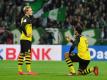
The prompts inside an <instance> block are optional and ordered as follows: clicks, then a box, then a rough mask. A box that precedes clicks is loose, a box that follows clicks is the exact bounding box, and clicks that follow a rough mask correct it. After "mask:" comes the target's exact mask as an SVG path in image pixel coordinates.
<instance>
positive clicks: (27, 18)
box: [18, 6, 35, 75]
mask: <svg viewBox="0 0 107 80" xmlns="http://www.w3.org/2000/svg"><path fill="white" fill-rule="evenodd" d="M23 11H24V13H25V15H24V16H23V17H22V19H21V28H20V29H21V38H20V45H21V51H20V54H19V57H18V74H20V75H23V74H25V73H24V72H23V71H22V65H23V62H24V58H25V62H26V69H27V74H29V75H33V74H35V73H34V72H32V70H31V54H30V53H31V42H32V22H31V16H32V8H31V7H30V6H25V7H24V8H23Z"/></svg>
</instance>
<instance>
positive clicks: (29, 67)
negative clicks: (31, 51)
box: [26, 64, 31, 72]
mask: <svg viewBox="0 0 107 80" xmlns="http://www.w3.org/2000/svg"><path fill="white" fill-rule="evenodd" d="M26 69H27V71H28V72H31V66H30V64H26Z"/></svg>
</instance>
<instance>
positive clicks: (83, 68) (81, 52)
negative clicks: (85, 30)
mask: <svg viewBox="0 0 107 80" xmlns="http://www.w3.org/2000/svg"><path fill="white" fill-rule="evenodd" d="M74 33H75V35H76V37H75V41H72V40H70V38H69V37H67V40H68V41H71V42H72V43H73V45H72V46H71V48H70V50H69V52H67V53H65V55H64V57H65V61H66V63H67V64H68V67H69V70H70V74H69V75H76V72H75V69H74V66H73V62H79V68H78V73H77V75H86V74H89V73H91V72H94V74H95V75H96V76H97V75H98V67H96V66H94V67H92V68H87V67H88V65H89V63H90V52H89V50H88V40H87V38H86V37H84V36H83V35H81V33H82V28H81V27H76V28H75V29H74ZM75 47H77V50H78V53H77V54H74V53H73V52H72V51H73V50H74V48H75Z"/></svg>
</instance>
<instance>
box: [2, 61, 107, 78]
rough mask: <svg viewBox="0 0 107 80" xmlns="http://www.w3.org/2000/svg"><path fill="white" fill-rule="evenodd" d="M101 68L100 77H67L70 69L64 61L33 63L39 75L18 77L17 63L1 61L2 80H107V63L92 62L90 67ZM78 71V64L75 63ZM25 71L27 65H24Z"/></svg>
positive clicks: (90, 75) (34, 69)
mask: <svg viewBox="0 0 107 80" xmlns="http://www.w3.org/2000/svg"><path fill="white" fill-rule="evenodd" d="M93 65H97V66H98V67H99V70H100V71H99V76H95V75H94V74H93V73H91V74H89V75H86V76H67V73H68V67H67V65H66V63H65V62H64V61H63V62H62V61H33V62H32V65H31V66H32V70H33V71H35V72H38V75H36V76H32V75H18V74H17V61H0V80H107V62H106V61H96V62H94V61H92V62H91V63H90V65H89V66H93ZM74 66H75V68H76V70H77V67H78V64H77V63H75V65H74ZM23 69H24V71H26V69H25V65H23Z"/></svg>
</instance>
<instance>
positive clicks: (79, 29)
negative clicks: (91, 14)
mask: <svg viewBox="0 0 107 80" xmlns="http://www.w3.org/2000/svg"><path fill="white" fill-rule="evenodd" d="M75 30H76V31H77V32H78V33H79V34H81V33H82V28H81V27H79V26H76V27H75Z"/></svg>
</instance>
